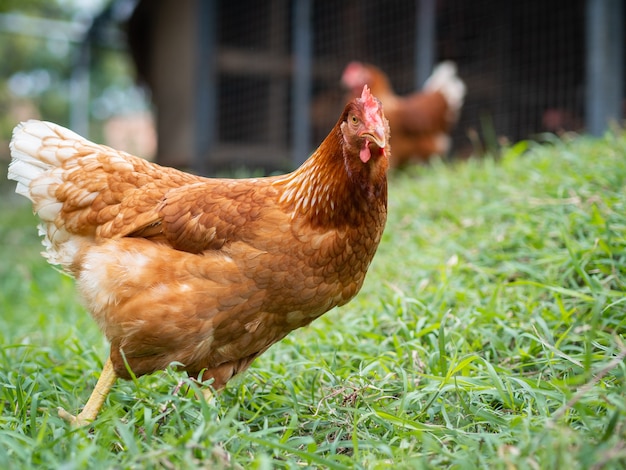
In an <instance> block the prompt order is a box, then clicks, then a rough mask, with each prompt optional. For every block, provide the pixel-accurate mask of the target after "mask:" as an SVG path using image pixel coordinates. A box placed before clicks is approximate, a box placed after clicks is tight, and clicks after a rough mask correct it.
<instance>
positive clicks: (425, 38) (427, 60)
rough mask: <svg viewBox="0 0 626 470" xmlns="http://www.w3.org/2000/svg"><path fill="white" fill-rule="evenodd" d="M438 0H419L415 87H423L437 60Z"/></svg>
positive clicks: (416, 24) (417, 9)
mask: <svg viewBox="0 0 626 470" xmlns="http://www.w3.org/2000/svg"><path fill="white" fill-rule="evenodd" d="M435 3H436V0H419V1H418V2H417V8H416V19H415V26H416V31H415V87H416V88H421V87H422V86H423V85H424V82H425V81H426V79H427V78H428V77H429V76H430V74H431V72H432V70H433V67H434V65H435V60H436V55H437V54H436V44H437V37H436V35H437V32H436V27H435V25H436V21H437V13H436V8H435V7H436V5H435Z"/></svg>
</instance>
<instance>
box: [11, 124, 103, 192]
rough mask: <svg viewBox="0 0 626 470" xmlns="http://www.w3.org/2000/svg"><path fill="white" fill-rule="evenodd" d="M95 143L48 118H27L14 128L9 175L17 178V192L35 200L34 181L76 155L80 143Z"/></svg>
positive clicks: (13, 178) (82, 144) (81, 144)
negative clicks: (47, 120) (32, 184)
mask: <svg viewBox="0 0 626 470" xmlns="http://www.w3.org/2000/svg"><path fill="white" fill-rule="evenodd" d="M89 144H91V145H95V144H92V143H91V142H89V141H87V140H85V139H83V138H82V137H81V136H79V135H78V134H76V133H74V132H72V131H70V130H69V129H65V128H64V127H61V126H58V125H56V124H53V123H51V122H45V121H35V120H31V121H27V122H22V123H20V124H19V125H18V126H17V127H16V128H15V129H14V130H13V139H12V140H11V144H10V149H11V163H10V165H9V173H8V178H9V179H12V180H14V181H17V188H16V189H15V192H16V193H18V194H21V195H22V196H25V197H27V198H29V199H30V200H31V201H33V202H35V201H34V200H33V190H34V188H32V187H31V183H32V182H33V181H34V180H36V179H37V178H38V177H39V176H41V175H43V174H44V173H45V172H47V171H49V170H51V169H53V168H55V167H58V166H60V165H62V163H63V162H64V161H65V160H67V159H68V158H70V157H72V156H74V155H76V147H77V146H79V145H80V146H81V147H82V146H85V145H89Z"/></svg>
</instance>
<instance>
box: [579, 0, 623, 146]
mask: <svg viewBox="0 0 626 470" xmlns="http://www.w3.org/2000/svg"><path fill="white" fill-rule="evenodd" d="M623 9H624V2H623V0H587V15H586V17H587V38H586V40H587V96H586V98H587V103H586V121H587V122H586V124H587V131H588V132H589V133H590V134H592V135H601V134H603V133H604V132H605V130H606V128H607V125H608V124H609V123H610V122H611V121H618V122H619V121H620V120H621V118H622V109H621V106H622V100H623V98H624V85H623V84H624V51H623V48H624V24H623V23H622V18H623V12H624V10H623Z"/></svg>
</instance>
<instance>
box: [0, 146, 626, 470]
mask: <svg viewBox="0 0 626 470" xmlns="http://www.w3.org/2000/svg"><path fill="white" fill-rule="evenodd" d="M625 182H626V136H624V135H614V134H609V135H607V136H606V137H605V138H603V139H590V138H578V139H575V140H571V141H559V140H557V141H553V142H550V143H545V144H543V145H539V144H536V143H530V142H522V143H519V144H517V145H515V146H513V147H510V148H506V149H503V150H502V153H501V156H500V157H499V158H497V159H496V158H485V159H480V160H479V159H476V160H469V161H466V162H458V163H455V164H442V163H435V164H433V165H431V166H428V167H422V168H415V169H412V170H411V171H409V172H408V173H406V174H398V175H392V178H391V180H390V209H389V212H390V215H389V222H388V225H387V229H386V232H385V235H384V237H383V241H382V243H381V246H380V248H379V252H378V254H377V256H376V258H375V260H374V262H373V264H372V266H371V268H370V273H369V275H368V278H367V280H366V283H365V286H364V288H363V290H362V292H361V293H360V294H359V296H358V297H357V298H356V299H355V300H353V301H352V302H351V303H350V304H348V305H347V306H345V307H343V308H341V309H338V310H334V311H332V312H330V313H328V314H326V315H325V316H324V317H322V318H321V319H319V320H317V321H316V322H314V324H313V325H311V326H310V327H308V328H305V329H302V330H300V331H297V332H294V333H293V334H291V335H290V336H288V337H287V338H286V339H285V340H283V341H282V342H280V343H279V344H277V345H275V346H273V347H272V348H271V349H270V350H269V351H268V352H267V353H266V354H265V355H263V356H262V357H261V358H260V359H259V360H257V361H256V362H255V364H254V365H253V367H252V368H251V369H250V370H249V371H248V372H246V373H245V374H243V376H241V377H238V378H236V379H234V380H233V381H232V382H231V383H230V384H229V386H228V388H227V389H226V390H225V391H224V392H223V393H222V394H221V395H219V396H218V397H217V398H216V399H215V402H214V403H210V404H206V403H204V402H200V401H198V400H196V399H195V397H194V390H195V385H194V384H191V383H190V382H189V381H186V383H185V384H184V386H183V387H178V386H177V385H178V383H179V381H180V380H181V379H184V375H183V374H179V373H177V372H174V371H172V370H168V371H164V372H162V373H156V374H153V375H152V376H149V377H142V378H140V379H138V380H137V381H136V382H133V381H130V382H118V384H116V386H115V387H114V389H113V392H112V393H111V395H110V397H109V399H108V400H107V402H106V404H105V407H104V409H103V411H102V413H101V415H100V417H99V418H98V420H97V422H96V423H95V424H94V426H93V427H92V429H71V428H70V427H69V426H68V425H66V424H65V423H64V422H63V421H62V420H60V419H59V418H58V417H57V414H56V408H57V407H58V406H63V407H65V408H67V409H69V410H70V411H76V410H77V409H78V408H79V407H80V406H81V405H82V404H83V403H84V402H85V400H86V398H87V397H88V395H89V393H90V392H91V390H92V387H93V385H94V383H95V381H96V379H97V376H98V373H99V369H100V367H101V365H102V361H103V360H104V358H105V357H106V354H107V344H106V342H105V341H104V339H103V338H102V335H101V334H100V333H99V331H98V330H97V327H96V326H95V324H94V323H93V321H92V320H91V319H90V317H89V315H88V314H87V313H85V312H84V310H83V309H82V307H81V306H80V304H79V303H78V302H77V300H76V297H75V295H74V291H73V283H72V280H71V279H69V278H67V277H65V276H63V275H61V274H59V273H58V272H56V271H54V270H53V269H51V268H50V267H49V266H47V265H46V263H45V262H44V260H43V259H42V258H40V256H39V254H38V253H39V251H40V248H39V241H38V239H37V234H36V230H35V220H34V218H33V217H32V216H31V215H30V210H29V208H28V206H26V205H24V204H22V203H21V201H19V200H18V199H17V198H16V197H11V196H9V195H8V193H7V194H5V195H4V196H3V203H2V210H1V211H0V216H1V217H2V221H3V222H2V223H1V224H0V250H1V251H0V255H1V258H2V261H3V262H2V263H0V283H1V285H2V291H1V292H0V306H1V308H2V316H1V318H0V345H1V346H2V347H1V349H0V351H1V353H0V383H1V387H0V407H1V408H2V409H1V418H0V467H2V468H16V469H17V468H28V467H47V468H64V469H72V468H103V467H110V468H165V469H168V468H176V469H185V468H220V467H229V466H232V467H235V468H246V469H247V468H252V469H264V468H302V467H305V468H309V467H310V468H336V469H339V468H368V469H369V468H372V469H376V468H381V469H382V468H389V467H390V466H392V464H393V468H400V469H401V468H442V467H450V468H457V469H465V468H468V469H469V468H485V469H487V468H489V469H491V468H502V469H509V468H520V469H526V468H528V469H536V468H554V469H557V468H570V469H578V468H580V469H587V468H597V469H600V468H626V399H625V398H624V397H625V396H626V382H625V380H624V375H625V373H626V364H625V361H624V356H625V354H626V345H625V344H624V342H625V339H624V333H625V331H626V328H625V327H626V315H625V313H626V295H625V294H626V286H625V283H626V190H625V187H624V184H625Z"/></svg>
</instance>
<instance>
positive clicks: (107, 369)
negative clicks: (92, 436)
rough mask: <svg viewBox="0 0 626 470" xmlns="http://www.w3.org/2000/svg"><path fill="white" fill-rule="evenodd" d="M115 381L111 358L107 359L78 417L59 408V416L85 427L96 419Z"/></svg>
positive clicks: (115, 376)
mask: <svg viewBox="0 0 626 470" xmlns="http://www.w3.org/2000/svg"><path fill="white" fill-rule="evenodd" d="M116 380H117V375H116V374H115V371H114V370H113V363H112V362H111V358H108V359H107V361H106V363H105V364H104V367H103V368H102V373H101V374H100V378H99V379H98V382H97V383H96V386H95V388H94V389H93V392H91V396H90V397H89V400H87V403H86V404H85V407H84V408H83V411H81V412H80V413H79V414H78V416H74V415H72V414H70V413H68V412H67V411H65V410H64V409H63V408H59V409H58V412H59V416H60V417H61V418H62V419H64V420H66V421H68V422H69V423H71V424H72V425H74V426H85V425H87V424H89V423H91V422H92V421H93V420H94V419H96V416H98V412H99V411H100V408H102V404H103V403H104V400H105V399H106V397H107V395H108V394H109V392H110V391H111V388H112V387H113V384H114V383H115V381H116Z"/></svg>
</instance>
